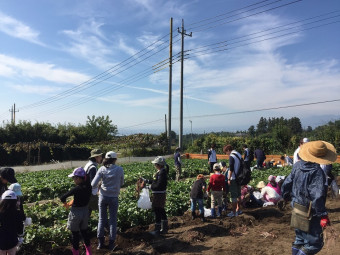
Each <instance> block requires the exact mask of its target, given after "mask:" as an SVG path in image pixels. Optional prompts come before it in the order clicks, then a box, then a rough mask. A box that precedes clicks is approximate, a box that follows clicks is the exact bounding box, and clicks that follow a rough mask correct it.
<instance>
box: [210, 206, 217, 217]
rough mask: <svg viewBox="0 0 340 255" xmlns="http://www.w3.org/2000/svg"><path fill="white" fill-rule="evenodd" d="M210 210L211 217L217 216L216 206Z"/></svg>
mask: <svg viewBox="0 0 340 255" xmlns="http://www.w3.org/2000/svg"><path fill="white" fill-rule="evenodd" d="M210 212H211V216H210V217H211V218H213V219H215V218H216V214H215V208H211V209H210Z"/></svg>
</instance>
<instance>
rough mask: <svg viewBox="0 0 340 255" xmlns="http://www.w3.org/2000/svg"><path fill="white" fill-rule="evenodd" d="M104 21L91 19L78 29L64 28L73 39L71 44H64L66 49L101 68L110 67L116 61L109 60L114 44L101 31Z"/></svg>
mask: <svg viewBox="0 0 340 255" xmlns="http://www.w3.org/2000/svg"><path fill="white" fill-rule="evenodd" d="M103 25H104V24H103V23H98V22H96V21H94V20H90V21H87V22H85V23H84V24H82V25H81V26H80V27H79V28H78V29H77V30H64V31H62V33H63V34H64V35H66V36H67V37H69V38H70V39H71V42H70V43H69V45H64V51H66V52H69V53H70V54H71V55H73V56H74V57H77V58H82V59H85V60H86V61H88V62H89V63H90V64H92V65H94V66H96V67H99V68H100V69H108V68H110V67H112V66H114V63H112V62H111V61H109V60H108V58H109V57H110V56H112V54H113V52H112V49H111V48H112V46H110V45H107V44H108V43H110V42H109V40H108V39H107V38H106V37H105V36H104V34H103V32H102V31H101V29H100V28H101V26H103Z"/></svg>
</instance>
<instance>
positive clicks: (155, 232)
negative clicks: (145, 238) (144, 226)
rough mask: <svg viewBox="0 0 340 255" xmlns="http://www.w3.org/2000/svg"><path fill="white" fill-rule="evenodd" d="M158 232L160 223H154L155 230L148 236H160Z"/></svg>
mask: <svg viewBox="0 0 340 255" xmlns="http://www.w3.org/2000/svg"><path fill="white" fill-rule="evenodd" d="M160 230H161V223H156V224H155V230H154V231H151V232H150V234H151V235H153V236H157V235H159V234H160Z"/></svg>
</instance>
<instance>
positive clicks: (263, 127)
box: [256, 117, 268, 135]
mask: <svg viewBox="0 0 340 255" xmlns="http://www.w3.org/2000/svg"><path fill="white" fill-rule="evenodd" d="M267 130H268V122H267V119H266V118H263V117H261V118H260V121H259V123H258V124H257V126H256V133H257V134H258V135H261V134H265V133H267Z"/></svg>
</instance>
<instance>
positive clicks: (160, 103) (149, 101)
mask: <svg viewBox="0 0 340 255" xmlns="http://www.w3.org/2000/svg"><path fill="white" fill-rule="evenodd" d="M98 99H99V100H102V101H105V102H112V103H118V104H121V105H127V106H129V107H151V108H166V105H167V104H166V102H167V100H168V98H167V97H165V96H164V97H162V96H158V97H149V98H146V97H144V98H139V99H136V98H133V97H132V96H130V95H128V94H117V95H114V96H108V97H101V98H98Z"/></svg>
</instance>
